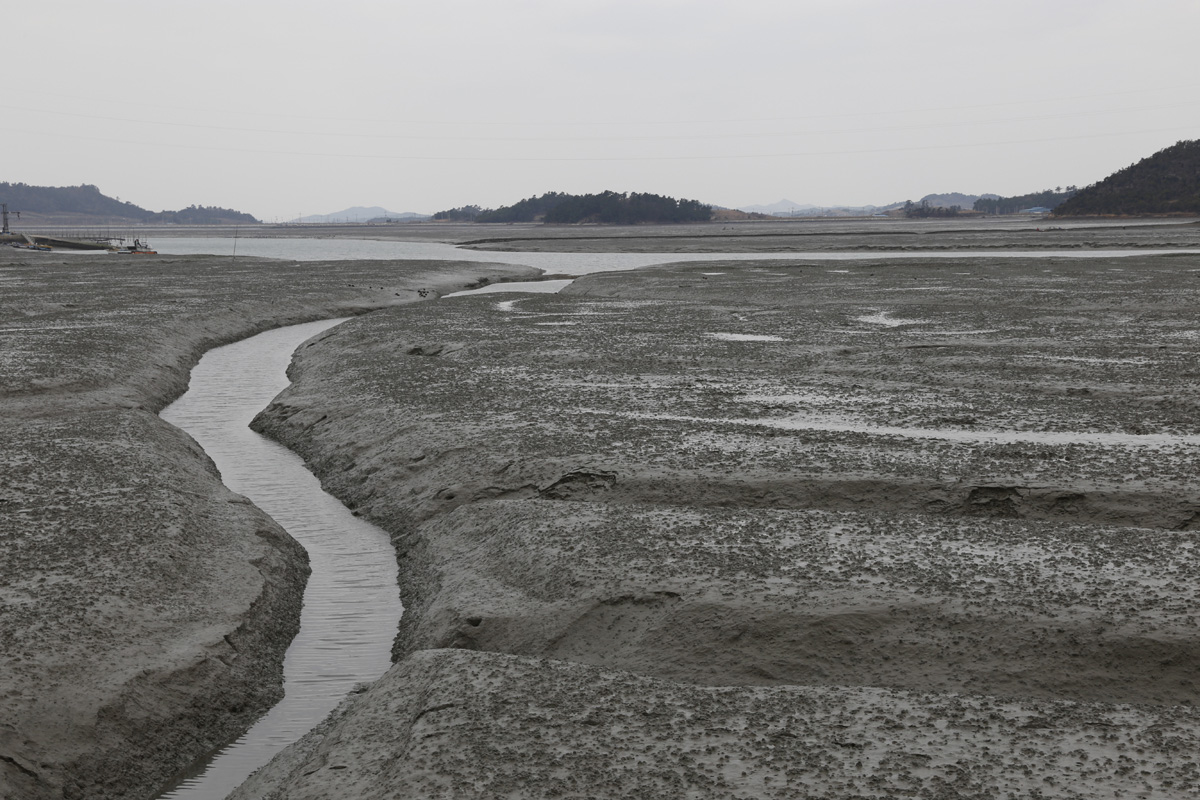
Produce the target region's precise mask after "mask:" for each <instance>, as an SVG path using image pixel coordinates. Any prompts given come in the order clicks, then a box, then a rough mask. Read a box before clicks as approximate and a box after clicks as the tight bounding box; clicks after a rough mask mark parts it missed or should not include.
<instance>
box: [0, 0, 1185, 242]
mask: <svg viewBox="0 0 1200 800" xmlns="http://www.w3.org/2000/svg"><path fill="white" fill-rule="evenodd" d="M4 26H5V30H6V36H5V55H6V58H5V59H4V67H5V73H6V74H5V79H4V80H5V92H4V97H5V100H4V111H3V120H2V121H0V142H2V143H3V153H4V162H5V164H6V166H5V169H4V171H3V174H0V180H8V181H22V182H25V183H31V184H38V185H77V184H80V183H93V184H96V185H97V186H99V187H100V189H101V190H102V191H104V192H105V193H106V194H109V195H115V196H119V197H121V198H122V199H124V200H130V201H132V202H135V203H137V204H139V205H141V206H144V207H146V208H150V209H153V210H160V209H163V208H179V207H182V206H186V205H189V204H192V203H198V204H201V205H221V206H227V207H233V208H238V209H240V210H243V211H248V212H250V213H252V214H254V215H256V216H258V217H260V218H262V219H265V220H268V221H270V220H275V219H279V220H283V219H288V218H293V217H295V216H297V215H299V214H301V213H303V214H315V213H327V212H332V211H337V210H339V209H342V208H345V207H348V206H353V205H380V206H384V207H386V208H389V209H391V210H393V211H419V212H427V213H428V212H432V211H436V210H438V209H442V208H448V207H451V206H457V205H463V204H466V203H479V204H481V205H484V206H496V205H502V204H507V203H511V202H514V201H516V200H519V199H521V198H522V197H528V196H530V195H534V194H540V193H542V192H545V191H551V190H558V191H568V192H591V191H600V190H603V189H613V190H617V191H646V192H655V193H659V194H668V195H673V196H676V197H689V198H695V199H699V200H702V201H705V202H710V203H717V204H720V205H725V206H739V205H747V204H752V203H769V202H772V201H775V200H778V199H780V198H781V197H788V198H790V199H792V200H794V201H797V202H808V203H817V204H865V203H887V202H892V201H897V200H904V199H909V198H911V199H917V198H919V197H920V196H922V195H924V194H926V193H929V192H948V191H961V192H970V193H980V192H996V193H1000V194H1018V193H1024V192H1028V191H1035V190H1039V189H1043V188H1046V187H1050V186H1056V185H1067V184H1072V183H1074V184H1080V185H1083V184H1087V183H1091V182H1093V181H1096V180H1099V179H1101V178H1103V177H1104V176H1106V175H1107V174H1109V173H1111V172H1113V171H1114V170H1116V169H1118V168H1120V167H1123V166H1126V165H1128V164H1130V163H1132V162H1134V161H1136V160H1138V159H1140V158H1142V157H1144V156H1147V155H1150V154H1151V153H1153V152H1155V151H1156V150H1159V149H1161V148H1163V147H1166V146H1168V145H1170V144H1173V143H1174V142H1176V141H1178V140H1180V139H1192V138H1200V100H1198V98H1200V78H1198V77H1197V76H1196V70H1195V65H1194V53H1195V37H1196V34H1197V32H1200V3H1197V2H1195V0H1139V2H1136V3H1134V2H1129V0H1121V1H1120V2H1109V0H1091V1H1090V2H1083V1H1082V0H1041V2H1031V1H1030V0H1007V1H1006V2H992V3H968V2H962V0H954V1H953V2H950V1H947V2H943V1H942V0H909V2H895V0H887V1H886V2H885V1H883V0H828V1H823V0H789V1H788V2H774V0H770V1H767V2H764V1H763V0H758V2H753V1H752V2H749V3H734V2H731V1H730V0H725V2H708V1H707V0H701V1H699V2H684V0H639V1H638V2H626V1H625V0H608V1H605V0H578V1H576V2H570V1H569V0H559V2H540V1H530V2H505V1H504V0H492V1H491V2H477V1H476V0H456V1H455V2H445V3H436V2H422V3H413V2H364V1H361V0H340V1H339V2H329V1H328V0H326V1H325V2H320V3H317V2H308V1H307V0H289V2H275V1H274V0H241V2H231V1H230V0H205V2H191V0H187V1H186V2H180V1H176V2H162V1H161V0H159V1H158V2H149V1H148V0H116V1H115V2H113V1H111V0H110V1H107V2H103V3H98V2H95V0H89V1H88V2H80V1H78V0H38V2H30V3H24V4H21V5H16V6H13V7H10V8H8V9H6V12H5V20H4Z"/></svg>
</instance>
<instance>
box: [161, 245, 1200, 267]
mask: <svg viewBox="0 0 1200 800" xmlns="http://www.w3.org/2000/svg"><path fill="white" fill-rule="evenodd" d="M154 247H155V249H156V250H158V252H160V253H170V254H174V255H201V254H209V255H234V254H235V253H236V255H239V256H260V257H263V258H279V259H290V260H292V261H349V260H379V261H393V260H394V261H402V260H410V261H411V260H426V259H434V260H443V261H481V262H490V263H493V264H524V265H526V266H530V267H536V268H538V269H542V270H545V271H546V272H547V273H552V274H553V273H561V274H564V275H586V274H588V273H591V272H613V271H618V270H628V269H637V268H638V267H648V266H652V265H654V264H669V263H672V262H677V261H763V260H774V259H790V260H797V259H805V260H812V261H862V260H864V259H878V258H926V259H927V258H971V257H978V258H1031V257H1032V258H1051V257H1054V258H1096V257H1100V256H1109V257H1113V256H1132V255H1161V254H1165V253H1200V250H1036V251H1030V250H1024V251H1022V250H1008V251H996V250H960V251H953V252H946V251H936V252H920V251H903V252H895V253H868V252H862V253H820V252H818V253H507V252H500V251H484V250H464V249H461V248H458V247H455V246H453V245H449V244H437V243H433V242H400V241H376V240H373V239H232V238H228V239H220V238H198V239H158V240H156V241H155V242H154Z"/></svg>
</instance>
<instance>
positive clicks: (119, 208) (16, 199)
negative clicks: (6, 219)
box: [0, 183, 258, 225]
mask: <svg viewBox="0 0 1200 800" xmlns="http://www.w3.org/2000/svg"><path fill="white" fill-rule="evenodd" d="M0 202H3V203H7V204H8V208H9V210H10V211H19V212H21V214H22V215H28V216H29V217H31V218H33V219H34V220H36V221H43V220H60V219H61V220H70V221H71V222H75V221H79V220H86V221H88V222H93V223H104V222H160V223H179V224H189V225H210V224H226V223H244V224H250V223H255V222H258V220H257V219H255V218H254V217H253V216H251V215H250V214H245V213H242V212H241V211H234V210H232V209H228V208H219V207H217V206H195V205H193V206H188V207H187V208H184V209H180V210H179V211H157V212H156V211H147V210H146V209H144V208H142V207H141V206H137V205H134V204H133V203H129V202H125V201H122V200H118V199H116V198H113V197H109V196H107V195H105V194H103V193H101V191H100V190H99V189H98V188H96V187H95V186H91V185H89V184H82V185H80V186H30V185H28V184H25V183H0Z"/></svg>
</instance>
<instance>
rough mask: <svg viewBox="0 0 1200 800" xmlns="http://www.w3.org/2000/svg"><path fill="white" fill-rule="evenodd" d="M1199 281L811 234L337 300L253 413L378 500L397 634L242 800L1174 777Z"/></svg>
mask: <svg viewBox="0 0 1200 800" xmlns="http://www.w3.org/2000/svg"><path fill="white" fill-rule="evenodd" d="M1198 300H1200V257H1197V256H1186V255H1178V256H1167V257H1133V258H1123V259H1107V258H1095V259H1083V260H1080V261H1074V260H1072V261H1067V260H1065V259H1063V260H1056V259H1037V258H1031V259H1027V260H1007V259H1006V260H1001V259H995V260H989V259H961V260H954V259H951V260H942V259H939V260H936V261H934V260H930V261H928V262H920V261H916V262H886V261H879V262H870V261H868V262H861V263H854V264H850V265H846V264H842V265H832V266H831V265H830V264H829V263H828V262H803V261H802V260H798V261H796V262H794V263H787V262H783V263H780V262H775V261H772V262H760V263H757V264H755V263H750V264H746V263H735V262H728V263H724V264H713V263H705V264H703V265H695V266H689V265H686V264H676V265H667V266H663V267H657V268H649V269H644V270H638V271H636V272H633V273H622V274H601V275H593V276H588V277H585V278H582V279H580V280H578V281H576V282H575V283H573V284H572V285H571V286H569V287H568V288H567V289H566V290H565V291H564V293H563V294H561V295H556V296H530V297H525V298H517V299H515V300H514V299H512V298H508V299H503V300H501V299H500V298H497V297H474V298H457V299H454V300H448V301H443V302H439V303H438V304H427V305H423V306H419V307H410V308H404V309H394V310H388V311H385V312H381V313H378V314H373V315H371V316H369V317H365V318H362V319H359V320H354V321H352V322H350V323H348V324H347V325H345V326H343V327H341V328H339V329H338V331H337V332H336V335H333V336H330V337H328V338H327V339H325V340H324V341H322V342H321V343H320V344H319V345H318V346H314V347H312V348H308V349H306V350H305V351H304V352H303V353H302V354H301V355H300V358H299V361H298V363H297V364H296V366H295V368H294V372H295V375H294V380H295V383H294V384H293V386H292V387H291V388H290V389H289V390H288V391H287V392H285V393H284V394H283V395H282V396H281V397H280V398H279V399H278V400H277V402H276V403H274V404H273V405H272V406H271V407H269V408H268V409H267V410H266V411H265V412H264V413H263V414H262V415H260V417H259V419H258V420H257V421H256V423H255V425H256V427H257V428H258V429H260V430H262V431H263V432H266V433H267V434H268V435H271V436H273V437H275V438H277V439H279V440H280V441H282V442H284V443H285V444H287V445H288V446H289V447H291V448H293V449H295V450H297V451H298V452H300V453H301V454H302V455H303V456H304V457H305V458H306V460H307V461H308V462H309V464H310V466H311V467H312V468H313V469H314V471H315V472H317V474H318V475H320V476H321V477H322V480H323V481H324V482H325V484H326V486H327V488H329V490H330V491H331V492H333V493H334V494H335V495H337V496H339V497H341V498H342V499H343V501H344V502H346V503H347V505H349V506H350V507H351V508H353V509H354V510H355V511H356V513H359V514H361V515H364V516H367V517H369V518H370V519H372V520H373V521H375V522H376V523H378V524H380V525H381V526H382V527H384V528H385V529H387V530H389V531H391V533H392V535H393V539H394V541H395V543H396V545H397V549H398V553H399V563H400V571H401V586H402V591H403V594H404V602H405V607H406V609H407V612H406V615H405V617H404V619H403V620H402V622H401V630H400V634H399V636H398V638H397V646H396V650H395V657H396V659H397V662H398V663H397V666H396V667H394V668H393V671H392V673H389V675H388V676H385V678H384V679H382V680H381V681H380V682H379V683H378V684H377V685H376V686H375V687H374V688H372V689H371V691H370V692H367V693H366V694H364V695H363V696H361V697H359V698H357V699H355V700H354V701H353V702H351V703H349V704H348V705H347V706H346V707H345V708H344V709H343V710H342V711H341V712H340V714H339V715H337V716H336V717H335V718H334V719H332V720H330V722H329V723H328V725H327V726H326V727H325V728H324V729H323V730H322V731H318V732H317V733H315V734H314V735H313V736H312V737H309V739H308V740H307V741H306V742H305V743H303V744H301V745H300V746H298V747H297V748H296V749H295V750H294V751H293V753H292V754H291V761H290V762H289V761H288V760H287V759H282V760H281V761H280V763H279V764H277V765H275V766H274V767H273V768H271V769H269V770H267V772H266V773H264V775H263V776H260V778H259V779H258V782H257V783H251V784H248V786H247V787H244V788H243V794H242V795H241V797H251V796H258V795H255V794H254V792H259V793H266V794H265V796H279V797H283V796H286V797H289V798H300V797H319V796H322V794H321V792H322V791H325V789H324V788H322V787H326V788H327V787H329V786H331V785H333V783H331V782H332V781H335V780H337V781H351V782H352V783H351V784H346V785H353V786H354V787H355V791H356V795H355V796H358V797H364V798H371V797H385V796H390V795H389V794H388V792H390V791H391V789H390V788H388V787H389V786H390V784H389V783H388V782H387V780H385V779H384V778H383V777H381V776H382V775H393V777H394V778H395V780H399V781H401V784H402V785H404V786H409V787H413V791H418V792H424V793H426V794H425V796H446V797H450V796H455V797H462V796H478V797H484V796H494V795H495V794H506V795H508V796H519V797H550V796H568V797H573V796H579V797H583V796H606V797H609V796H611V797H617V796H627V794H628V787H629V786H639V787H642V788H643V789H644V790H645V791H646V792H647V793H648V794H647V796H678V795H680V794H687V793H691V794H693V795H695V796H702V797H710V796H711V797H725V796H740V797H764V796H781V797H783V796H795V795H796V794H797V793H798V792H804V793H807V794H808V795H809V796H819V797H844V796H849V795H848V794H847V793H849V794H850V795H856V796H858V795H861V796H872V797H883V796H894V795H895V794H897V793H903V794H912V795H913V796H938V795H937V792H939V791H941V792H943V793H944V792H952V794H950V795H946V796H964V793H965V794H966V796H996V797H1003V796H1007V794H1008V793H1010V792H1016V793H1017V794H1027V793H1029V792H1031V791H1034V790H1036V791H1039V792H1041V793H1042V796H1046V797H1110V796H1111V797H1116V796H1127V794H1128V793H1132V794H1137V793H1139V792H1150V793H1151V794H1152V795H1155V796H1164V797H1184V796H1187V795H1188V794H1189V793H1191V792H1193V791H1195V790H1196V789H1197V788H1198V787H1200V774H1198V773H1197V772H1196V769H1197V768H1196V764H1195V762H1194V761H1193V760H1191V758H1190V755H1188V754H1189V752H1190V748H1192V746H1193V745H1194V744H1195V743H1196V742H1197V737H1198V736H1200V728H1198V727H1197V726H1198V725H1200V720H1197V719H1196V717H1195V712H1194V704H1195V703H1196V701H1197V700H1198V699H1200V698H1198V697H1197V694H1196V692H1197V688H1196V683H1195V681H1196V679H1197V677H1200V676H1197V674H1196V668H1195V664H1196V663H1197V656H1198V655H1200V652H1198V650H1200V639H1198V638H1197V634H1196V630H1197V629H1196V618H1195V601H1196V597H1197V596H1198V594H1200V564H1198V563H1197V561H1196V557H1195V540H1194V537H1195V534H1194V531H1195V530H1196V529H1197V519H1198V516H1197V512H1198V511H1200V492H1198V489H1200V487H1198V486H1197V484H1196V481H1195V477H1194V476H1195V475H1197V474H1200V463H1198V459H1200V447H1198V445H1197V442H1198V441H1200V440H1198V439H1197V435H1198V434H1200V428H1198V427H1197V423H1196V420H1197V418H1198V417H1197V415H1196V410H1197V409H1196V397H1198V396H1200V394H1198V392H1197V390H1198V389H1200V386H1198V385H1197V384H1198V382H1200V371H1198V368H1197V364H1198V363H1200V359H1198V356H1200V352H1198V350H1200V316H1198V315H1197V312H1196V310H1195V309H1196V308H1197V307H1198V306H1197V301H1198ZM450 651H469V652H462V653H454V652H450ZM417 675H419V677H416V676H417ZM600 684H603V685H605V686H608V687H612V692H611V693H610V694H608V695H606V696H605V698H604V699H603V701H601V700H600V699H599V698H598V697H594V696H592V695H591V694H589V692H588V690H586V689H585V688H583V687H586V686H596V685H600ZM461 686H466V687H469V688H468V689H462V690H460V689H459V688H458V687H461ZM868 697H869V698H870V699H869V700H867V699H866V698H868ZM380 704H388V707H389V708H392V709H395V708H398V707H399V708H408V709H409V710H410V711H411V713H409V712H408V711H401V712H397V713H395V714H392V715H391V716H390V717H388V718H387V719H384V718H382V717H380V714H381V705H380ZM406 704H408V705H406ZM714 704H716V705H718V706H721V707H722V708H724V709H725V710H724V711H720V712H717V711H715V710H714V708H715V706H714ZM1135 709H1136V711H1135ZM976 714H983V715H985V716H987V718H988V719H989V720H990V722H987V723H984V722H982V720H981V719H980V718H977V717H975V715H976ZM727 715H732V716H727ZM968 718H970V720H972V721H967V720H968ZM800 720H803V725H804V729H803V730H802V731H799V730H796V729H795V728H794V726H795V725H797V724H799V721H800ZM1098 720H1105V722H1103V723H1098V722H1097V721H1098ZM443 721H444V724H442V723H443ZM1097 724H1101V727H1102V729H1103V731H1104V733H1103V734H1102V733H1101V732H1100V729H1097V728H1096V727H1095V726H1096V725H1097ZM501 727H503V729H504V730H506V731H508V733H507V734H506V735H505V736H504V737H502V738H503V739H504V744H503V745H497V744H495V743H494V740H495V738H496V737H497V736H499V734H498V733H497V732H498V731H499V730H501ZM1167 728H1170V729H1171V730H1172V731H1173V733H1172V734H1171V735H1170V737H1169V738H1170V743H1168V742H1167V741H1166V740H1163V739H1158V738H1157V737H1158V733H1157V732H1158V731H1162V730H1165V729H1167ZM966 729H970V730H971V731H972V733H970V734H966V733H963V731H964V730H966ZM851 730H852V731H855V732H856V733H855V735H854V736H848V734H847V731H851ZM949 730H954V731H955V733H956V734H957V735H955V736H946V735H945V732H946V731H949ZM983 730H987V731H988V733H987V735H986V737H982V734H979V732H981V731H983ZM788 731H791V733H786V732H788ZM977 734H978V735H980V736H981V738H979V739H976V738H975V737H976V735H977ZM547 736H553V738H554V741H555V743H556V746H555V747H552V748H548V747H546V746H545V737H547ZM791 736H794V737H795V742H793V740H792V739H791V738H789V737H791ZM489 737H492V738H489ZM984 738H986V741H987V744H986V745H985V744H984ZM851 739H853V743H849V742H850V741H851ZM1151 740H1154V741H1156V742H1158V743H1157V744H1155V745H1153V746H1148V745H1147V744H1146V742H1148V741H1151ZM485 742H492V744H485ZM1135 742H1140V743H1141V744H1138V745H1135V744H1134V743H1135ZM801 743H803V746H802V747H801ZM1189 743H1190V744H1189ZM784 744H786V746H788V747H790V746H792V744H795V745H796V746H797V747H798V748H799V749H798V750H797V751H796V752H795V753H793V754H792V755H791V756H789V757H788V758H783V757H781V755H780V754H781V753H782V752H783V751H781V750H779V749H778V748H780V747H781V746H784ZM1176 748H1178V749H1176ZM788 752H791V751H788ZM802 752H803V753H804V754H807V755H805V756H804V757H801V756H802ZM462 753H470V754H471V756H470V758H464V757H460V756H461V754H462ZM1022 753H1023V754H1025V755H1024V756H1022V755H1020V754H1022ZM388 759H392V761H388V764H391V765H393V766H389V767H387V768H386V769H384V768H383V767H382V766H381V765H382V764H383V762H384V761H387V760H388ZM602 763H606V764H607V765H608V768H607V769H602V768H601V767H600V764H602ZM1043 763H1045V764H1053V765H1054V766H1053V767H1045V768H1043V767H1042V766H1040V765H1041V764H1043ZM589 765H590V766H589ZM381 769H382V771H381V772H380V771H376V770H381ZM389 770H391V771H389ZM393 772H394V774H393ZM401 772H403V773H404V775H406V776H407V777H404V778H400V777H397V776H398V775H399V774H400V773H401ZM335 776H336V777H335ZM550 776H554V778H553V780H552V779H551V777H550ZM272 791H275V792H279V794H278V795H271V794H269V793H270V792H272ZM954 793H957V794H954Z"/></svg>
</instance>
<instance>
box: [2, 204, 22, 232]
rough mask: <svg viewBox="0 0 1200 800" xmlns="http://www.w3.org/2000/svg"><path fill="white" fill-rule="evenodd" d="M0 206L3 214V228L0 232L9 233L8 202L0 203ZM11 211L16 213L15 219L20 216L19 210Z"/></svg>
mask: <svg viewBox="0 0 1200 800" xmlns="http://www.w3.org/2000/svg"><path fill="white" fill-rule="evenodd" d="M0 208H2V209H3V215H4V230H3V231H0V233H11V231H9V229H8V203H0ZM13 213H14V214H16V215H17V219H20V218H21V212H20V211H14V212H13Z"/></svg>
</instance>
